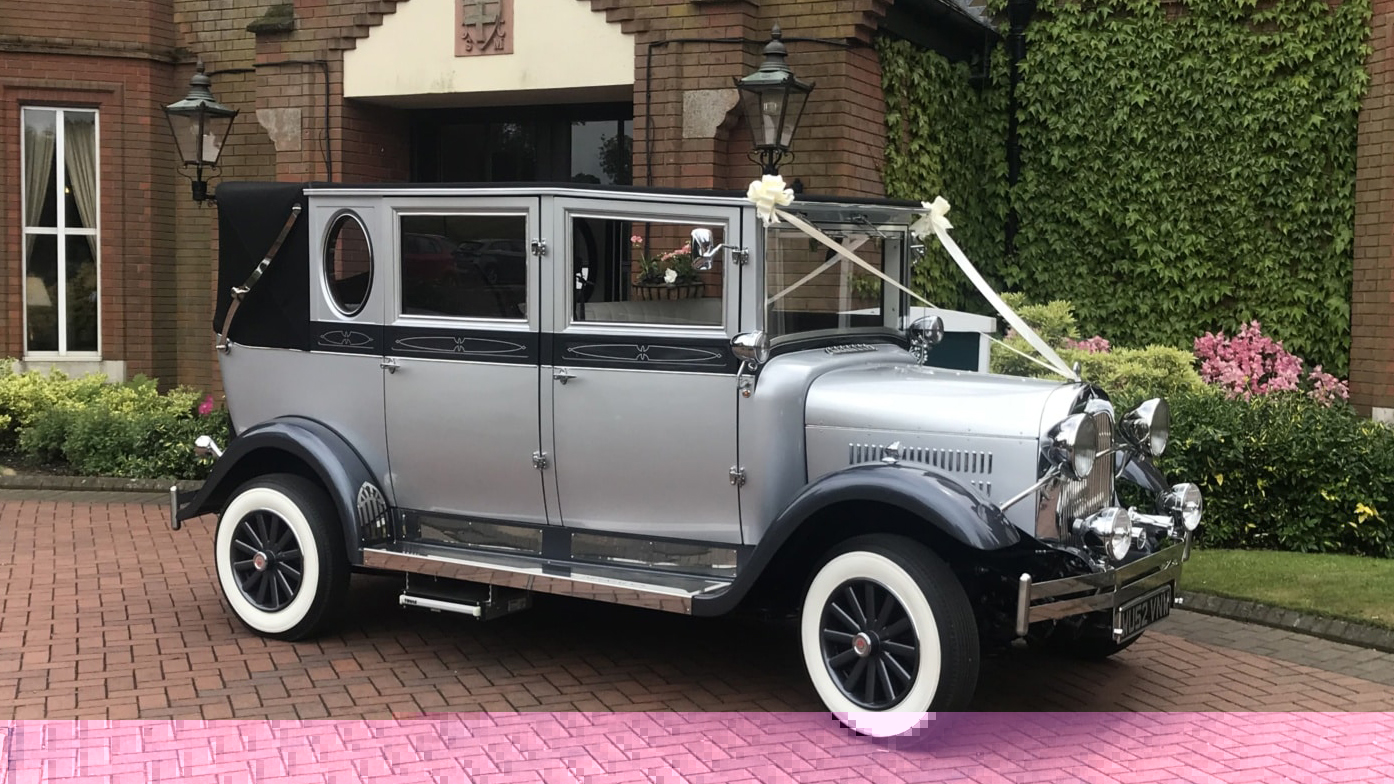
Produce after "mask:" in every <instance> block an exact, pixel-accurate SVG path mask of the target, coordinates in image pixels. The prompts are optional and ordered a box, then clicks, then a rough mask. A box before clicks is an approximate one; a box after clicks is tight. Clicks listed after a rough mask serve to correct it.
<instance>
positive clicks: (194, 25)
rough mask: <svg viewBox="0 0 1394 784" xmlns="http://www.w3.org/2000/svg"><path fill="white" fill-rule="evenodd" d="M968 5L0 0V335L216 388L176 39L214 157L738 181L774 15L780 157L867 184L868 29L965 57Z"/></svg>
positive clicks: (126, 373) (518, 177)
mask: <svg viewBox="0 0 1394 784" xmlns="http://www.w3.org/2000/svg"><path fill="white" fill-rule="evenodd" d="M979 5H981V3H980V2H978V0H816V1H815V2H807V1H800V0H511V2H504V3H502V4H500V3H499V2H497V1H496V0H490V2H487V3H484V2H480V1H479V0H295V2H286V3H274V2H267V1H266V0H110V1H109V2H105V3H101V4H87V3H78V2H73V0H55V1H54V2H51V3H45V4H35V3H27V2H25V3H22V2H21V0H0V160H3V161H4V162H5V164H4V168H3V172H4V174H3V175H0V182H5V183H7V184H8V187H5V188H4V189H3V194H0V227H3V230H4V234H3V238H0V357H14V358H20V359H21V360H22V361H23V364H24V365H26V366H30V367H40V368H46V367H50V366H57V367H60V368H63V369H66V370H68V371H69V372H85V371H89V370H102V371H104V372H106V373H107V374H108V375H110V376H112V377H115V378H123V377H125V378H129V377H131V376H134V375H136V374H147V375H152V376H156V377H159V378H161V379H163V380H166V381H175V382H179V383H186V384H193V385H197V386H200V387H204V388H215V387H216V386H217V379H216V367H215V361H214V358H213V352H212V348H211V343H212V334H211V329H210V316H211V312H212V303H213V292H212V287H213V263H212V259H213V257H214V253H215V248H216V237H215V236H214V235H215V232H216V208H214V207H212V206H211V205H199V204H196V203H194V202H193V200H192V199H190V198H189V188H188V185H187V183H186V182H185V181H184V180H183V179H182V178H181V176H180V172H179V171H178V169H177V166H178V156H177V152H176V150H175V148H174V144H173V141H172V139H171V138H170V135H169V131H168V128H167V125H166V122H165V119H164V116H163V114H162V111H161V109H162V107H163V106H164V105H165V104H167V103H170V102H172V101H174V100H176V99H178V98H180V97H182V96H183V95H184V94H185V92H186V91H187V89H188V88H187V85H188V82H189V79H190V77H191V76H192V74H193V73H194V68H195V62H196V61H198V60H202V61H203V62H204V64H205V66H206V71H207V73H208V75H209V76H210V77H211V78H212V81H213V87H212V89H213V91H214V93H215V94H216V96H217V98H218V100H219V101H220V102H221V103H223V104H226V105H228V106H231V107H233V108H236V109H238V110H240V112H241V114H240V115H239V117H238V118H237V120H236V121H235V122H234V124H233V127H232V133H231V135H230V136H229V139H228V142H227V144H226V145H225V148H224V153H223V155H222V159H221V171H220V172H219V174H220V177H221V179H222V180H244V179H253V180H270V179H276V180H285V181H304V180H319V181H322V180H333V181H339V182H375V181H403V180H410V181H417V182H436V181H582V182H600V183H618V184H627V183H632V184H635V185H654V186H682V187H716V188H743V187H744V185H745V183H747V182H748V181H749V180H750V179H751V178H752V177H753V176H754V175H757V174H758V168H757V167H756V166H755V165H754V164H752V163H751V162H750V161H749V160H748V158H747V155H748V153H749V150H750V141H749V134H748V131H747V130H746V129H745V128H744V127H743V121H742V120H741V119H740V111H739V109H738V107H737V94H736V91H735V90H734V89H733V87H732V80H733V79H735V78H738V77H741V76H744V75H745V74H747V73H749V72H751V71H753V70H754V69H755V68H756V67H757V66H758V65H759V63H760V60H761V54H760V53H761V48H762V44H763V43H764V42H765V41H767V40H768V39H769V37H770V30H771V28H772V26H773V25H774V24H775V23H776V22H777V23H778V24H780V25H781V27H782V28H783V32H784V35H785V37H786V39H787V40H788V41H789V49H790V61H791V64H792V65H793V67H794V68H795V70H796V72H797V73H798V75H799V76H800V77H801V78H803V79H805V80H808V81H812V82H815V83H816V85H817V89H816V90H815V92H814V94H813V97H812V98H811V100H810V102H809V104H808V108H807V111H806V114H805V116H804V119H803V122H802V123H801V125H800V131H799V135H798V137H797V138H796V140H795V144H794V146H795V152H796V156H797V157H796V158H795V159H794V160H793V161H792V162H788V163H786V164H785V165H784V167H783V170H782V172H783V173H784V174H785V177H786V179H789V180H791V181H792V180H795V179H797V180H798V181H799V182H800V183H801V184H802V186H803V187H804V188H806V189H807V190H808V191H810V192H829V191H840V192H844V193H851V194H869V195H877V194H880V193H881V189H882V185H881V173H880V167H881V162H882V150H883V149H884V146H885V138H884V136H885V130H884V106H883V101H882V97H881V87H880V71H879V65H878V62H877V56H876V51H875V49H874V48H873V47H872V46H871V44H872V42H873V41H874V39H875V37H876V36H878V35H897V36H900V37H904V38H908V39H910V40H912V41H914V42H916V43H917V44H919V45H921V46H925V47H931V48H934V49H936V50H938V51H940V52H942V53H944V54H946V55H948V56H950V57H951V58H953V59H967V58H969V57H974V56H979V55H980V53H981V52H982V51H984V49H985V43H986V42H988V41H989V40H991V37H992V35H993V34H992V33H991V31H990V30H989V28H988V27H987V26H986V25H985V24H984V23H983V22H982V21H981V18H980V16H979V14H980V10H979V9H978V8H977V6H979ZM501 9H507V10H506V14H507V15H506V16H505V18H504V24H502V25H495V24H493V23H492V21H491V20H492V19H493V17H494V15H496V14H497V13H499V11H500V10H501ZM718 39H728V40H718ZM803 39H822V40H803ZM481 49H483V50H485V51H482V52H481V51H479V50H481ZM213 187H214V189H215V190H216V187H217V184H216V181H215V182H214V185H213Z"/></svg>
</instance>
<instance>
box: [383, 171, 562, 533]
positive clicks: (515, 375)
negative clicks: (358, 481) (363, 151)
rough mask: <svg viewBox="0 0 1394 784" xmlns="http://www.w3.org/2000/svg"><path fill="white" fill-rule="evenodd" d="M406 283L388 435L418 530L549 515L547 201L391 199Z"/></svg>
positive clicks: (393, 343) (391, 334) (392, 331)
mask: <svg viewBox="0 0 1394 784" xmlns="http://www.w3.org/2000/svg"><path fill="white" fill-rule="evenodd" d="M388 204H389V208H390V209H391V211H392V224H393V233H394V248H395V249H396V269H395V272H396V276H395V282H396V290H395V291H394V292H393V297H392V304H391V306H390V307H391V312H390V314H389V315H390V317H391V320H390V322H389V324H388V327H387V336H386V337H387V340H386V345H387V350H386V354H387V356H386V357H385V359H384V362H385V363H386V365H387V376H386V378H385V388H386V410H387V442H388V452H389V461H390V464H391V468H392V482H393V486H394V488H395V489H396V495H397V504H398V506H399V507H402V508H404V509H406V510H408V515H407V524H406V529H407V530H406V534H407V537H408V538H414V539H422V540H426V541H439V542H442V543H457V542H459V541H462V540H461V536H462V532H463V531H465V530H467V529H468V528H469V527H470V526H471V525H473V524H475V523H478V522H480V521H490V520H494V521H511V522H524V523H536V524H544V523H546V522H547V509H546V504H545V501H544V497H543V484H542V478H541V472H540V471H539V470H538V467H537V465H536V464H535V454H534V453H536V452H538V450H539V447H540V435H539V430H538V427H539V425H538V377H539V376H538V345H539V337H538V325H539V322H540V320H539V315H538V314H539V304H540V303H539V296H540V286H539V278H538V275H539V264H538V260H537V257H535V256H533V255H531V254H514V255H511V256H509V255H505V254H499V253H489V254H486V253H485V252H484V250H485V249H487V248H491V247H495V246H498V245H500V244H502V245H505V246H510V247H520V248H527V247H529V245H530V243H531V241H532V239H534V238H537V237H538V229H539V224H538V215H539V210H538V199H536V198H523V197H498V196H459V195H455V196H449V197H439V198H415V199H396V200H389V202H388Z"/></svg>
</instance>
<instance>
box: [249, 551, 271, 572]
mask: <svg viewBox="0 0 1394 784" xmlns="http://www.w3.org/2000/svg"><path fill="white" fill-rule="evenodd" d="M270 561H271V559H270V558H269V557H267V555H266V553H257V554H256V555H254V556H252V568H253V569H256V570H257V571H258V572H264V571H266V566H267V564H268V563H270Z"/></svg>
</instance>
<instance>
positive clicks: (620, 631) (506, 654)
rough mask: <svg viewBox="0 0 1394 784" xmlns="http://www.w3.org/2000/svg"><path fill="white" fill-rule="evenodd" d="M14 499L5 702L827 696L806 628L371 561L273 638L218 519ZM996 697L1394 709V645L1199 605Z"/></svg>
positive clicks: (324, 706) (7, 504) (435, 703)
mask: <svg viewBox="0 0 1394 784" xmlns="http://www.w3.org/2000/svg"><path fill="white" fill-rule="evenodd" d="M14 496H15V494H13V493H0V586H3V595H0V720H6V719H16V718H18V719H25V718H48V719H61V718H89V719H116V718H137V717H139V718H145V719H160V718H194V719H197V718H203V719H215V718H233V717H236V718H248V719H255V718H288V719H295V718H300V719H316V718H326V717H333V718H354V717H362V718H391V717H393V716H418V715H421V714H423V713H435V712H442V711H491V712H496V711H532V710H558V711H610V710H615V711H653V710H658V711H664V710H702V711H708V710H720V711H816V710H818V708H819V705H818V703H817V700H816V697H815V695H814V693H813V691H812V689H811V687H810V685H809V684H808V682H807V679H806V676H805V675H804V673H803V667H802V663H801V661H800V657H799V652H798V647H797V641H796V638H795V635H794V633H793V630H792V629H791V628H788V627H784V626H771V625H769V624H760V623H756V622H754V621H750V620H736V619H690V618H684V617H680V616H673V615H666V614H661V613H655V612H648V611H641V610H636V609H631V608H625V607H617V606H612V605H599V604H589V603H584V602H578V601H573V600H566V599H560V598H554V597H545V596H544V597H539V598H538V601H537V603H536V607H535V608H534V609H533V610H531V611H529V612H526V613H522V614H519V615H515V616H511V617H507V618H503V619H500V620H497V621H491V622H488V623H479V622H476V621H473V620H470V619H468V618H464V617H461V616H452V615H439V614H432V613H428V612H425V611H420V610H402V609H400V608H398V607H397V605H396V598H397V589H398V587H399V584H398V582H397V581H395V580H391V579H388V578H355V583H354V588H353V591H352V603H353V612H352V618H351V619H350V620H349V621H348V622H347V623H345V624H344V625H343V627H342V629H341V630H340V632H339V633H338V634H336V635H333V636H329V637H325V638H322V639H319V640H317V641H315V642H309V643H299V644H290V643H282V642H274V641H266V640H263V639H261V638H258V637H255V636H253V635H252V634H250V633H248V632H246V631H244V630H243V629H242V628H241V627H240V625H238V624H237V622H236V621H235V620H234V619H233V618H232V616H231V615H230V613H229V612H228V610H227V609H226V608H225V607H224V606H223V604H222V603H221V600H220V598H219V596H218V591H217V590H216V588H215V586H214V583H213V579H212V575H211V572H212V569H211V559H210V558H209V550H210V546H209V544H210V541H211V538H212V526H211V524H209V522H208V520H210V519H211V518H206V519H205V521H197V522H193V523H191V524H189V525H188V527H187V528H186V529H185V530H184V531H181V532H179V533H174V532H171V531H169V530H168V528H167V527H166V526H165V523H164V519H163V515H164V511H163V509H162V508H161V507H158V506H141V505H136V504H118V503H66V502H57V503H56V502H38V501H24V500H7V499H13V498H14ZM1251 650H1262V651H1264V652H1265V653H1266V654H1268V655H1260V654H1258V653H1254V652H1250V651H1251ZM974 707H975V708H977V709H980V710H985V711H1035V710H1058V711H1083V710H1088V711H1107V710H1163V711H1176V710H1336V711H1344V710H1370V711H1394V656H1391V655H1389V654H1380V653H1375V652H1372V651H1360V650H1358V649H1353V648H1349V647H1348V646H1341V645H1338V644H1336V643H1330V642H1325V641H1321V640H1317V639H1314V638H1304V637H1300V636H1296V635H1290V634H1287V633H1284V632H1276V631H1274V630H1269V629H1262V628H1259V627H1249V626H1243V625H1236V624H1234V623H1232V622H1229V621H1221V620H1217V619H1211V618H1205V617H1202V616H1197V615H1195V614H1192V613H1184V612H1180V613H1177V614H1176V616H1174V617H1173V618H1172V619H1171V620H1169V621H1167V622H1166V625H1165V626H1163V627H1160V628H1159V630H1157V631H1155V632H1152V633H1149V634H1148V636H1147V637H1145V638H1144V639H1143V640H1141V641H1140V642H1139V643H1137V644H1136V645H1134V646H1133V647H1132V648H1131V649H1129V650H1128V651H1127V652H1125V653H1123V654H1122V655H1120V656H1118V657H1116V658H1115V660H1113V661H1109V662H1104V663H1096V664H1081V663H1077V662H1072V661H1064V660H1052V659H1047V658H1044V657H1040V656H1035V655H1029V654H1026V653H1024V652H1012V653H1010V654H1008V655H1005V656H1002V657H1000V658H995V659H990V660H989V661H987V662H985V665H984V668H983V677H982V685H981V688H980V690H979V695H978V699H977V701H976V703H975V706H974Z"/></svg>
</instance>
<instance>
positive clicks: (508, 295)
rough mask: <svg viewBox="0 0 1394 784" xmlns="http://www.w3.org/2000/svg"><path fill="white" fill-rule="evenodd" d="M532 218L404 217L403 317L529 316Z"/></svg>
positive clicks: (496, 317) (477, 216)
mask: <svg viewBox="0 0 1394 784" xmlns="http://www.w3.org/2000/svg"><path fill="white" fill-rule="evenodd" d="M527 225H528V219H527V216H526V215H403V216H402V218H401V234H400V236H401V255H400V259H401V265H402V275H401V280H402V313H403V314H404V315H409V316H448V317H457V318H492V319H523V318H527V312H528V311H527V277H528V246H527V240H526V237H527Z"/></svg>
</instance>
